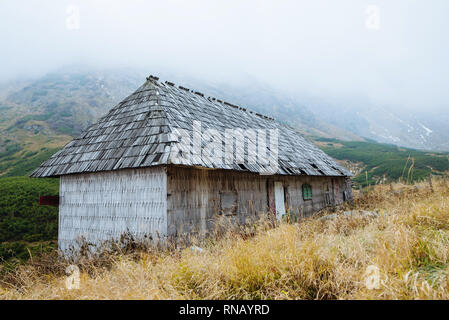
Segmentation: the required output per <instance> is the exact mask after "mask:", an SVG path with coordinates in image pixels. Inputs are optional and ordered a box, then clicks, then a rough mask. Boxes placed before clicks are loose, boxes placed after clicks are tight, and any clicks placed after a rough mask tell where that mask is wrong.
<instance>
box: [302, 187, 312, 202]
mask: <svg viewBox="0 0 449 320" xmlns="http://www.w3.org/2000/svg"><path fill="white" fill-rule="evenodd" d="M302 198H303V199H304V200H312V186H311V185H310V184H303V185H302Z"/></svg>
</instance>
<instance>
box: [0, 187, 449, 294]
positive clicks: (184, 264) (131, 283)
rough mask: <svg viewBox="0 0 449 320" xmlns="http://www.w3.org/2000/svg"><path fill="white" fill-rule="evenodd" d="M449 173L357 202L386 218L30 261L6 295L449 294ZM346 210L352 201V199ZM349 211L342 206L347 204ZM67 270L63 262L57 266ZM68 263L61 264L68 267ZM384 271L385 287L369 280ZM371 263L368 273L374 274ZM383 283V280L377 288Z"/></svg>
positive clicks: (9, 279)
mask: <svg viewBox="0 0 449 320" xmlns="http://www.w3.org/2000/svg"><path fill="white" fill-rule="evenodd" d="M447 185H448V184H447V182H445V181H444V180H434V181H433V189H434V192H432V191H431V190H430V188H429V186H428V184H427V183H422V184H418V185H415V186H406V185H398V184H397V185H395V186H394V188H395V192H394V193H392V192H391V190H390V186H376V187H375V188H374V189H373V190H372V191H370V192H369V193H367V194H364V195H363V196H357V197H356V200H355V204H354V209H364V210H376V211H377V212H379V214H380V217H378V218H364V217H346V216H344V215H342V214H340V215H339V217H338V218H336V219H334V220H325V221H324V220H320V219H318V218H317V217H316V218H309V219H305V220H302V221H301V222H300V223H297V224H287V223H284V224H281V225H280V226H279V227H277V228H274V229H272V228H267V226H266V225H263V224H261V225H259V226H258V229H257V230H256V232H255V234H254V235H252V236H245V235H244V234H243V235H242V234H240V235H239V234H237V233H229V234H228V235H225V236H224V237H222V238H221V239H209V240H208V241H206V242H204V243H201V246H202V247H203V248H204V251H203V252H199V251H194V250H191V249H189V248H187V249H183V250H165V251H164V250H159V251H157V250H152V251H151V252H148V251H147V252H145V251H139V252H135V253H133V254H131V253H129V254H116V255H111V256H110V257H108V258H107V262H105V263H99V262H93V261H84V262H80V265H81V274H80V289H79V290H76V289H73V290H68V289H67V288H66V285H65V281H66V276H65V275H64V273H63V270H64V269H65V266H66V264H64V263H59V264H56V265H55V266H51V262H41V263H40V264H39V263H36V262H35V263H34V264H33V263H30V264H29V265H25V266H23V267H21V268H19V269H18V270H17V271H16V272H15V273H14V274H10V275H8V276H4V278H3V280H2V281H3V282H2V283H0V297H1V298H3V299H448V298H449V291H448V285H449V264H448V263H449V199H448V196H449V190H448V186H447ZM346 209H347V208H346ZM340 213H341V212H340ZM58 270H59V271H58ZM61 270H62V271H61ZM373 270H374V274H375V271H376V270H378V272H379V283H378V288H377V289H376V288H374V289H373V288H368V287H369V286H368V287H367V284H368V285H369V282H368V283H367V280H369V279H370V278H369V277H370V272H373ZM367 271H368V273H367ZM375 284H376V282H375V281H374V287H375V286H376V285H375Z"/></svg>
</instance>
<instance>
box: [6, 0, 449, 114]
mask: <svg viewBox="0 0 449 320" xmlns="http://www.w3.org/2000/svg"><path fill="white" fill-rule="evenodd" d="M448 9H449V1H447V0H428V1H424V0H394V1H392V0H384V1H381V0H372V1H365V0H339V1H336V0H327V1H325V0H309V1H302V0H295V1H282V0H281V1H274V0H272V1H262V0H258V1H250V0H207V1H195V0H188V1H187V0H184V1H180V0H179V1H165V0H164V1H150V0H147V1H137V0H127V1H113V0H107V1H100V0H98V1H95V0H85V1H77V0H73V1H61V0H54V1H50V0H48V1H43V0H40V1H29V0H26V1H20V0H19V1H18V0H14V1H12V0H2V1H1V2H0V39H1V47H0V48H1V50H0V58H1V59H0V69H1V72H0V79H1V80H8V79H11V78H14V77H18V76H24V74H25V75H38V74H40V73H44V72H48V71H50V70H54V69H56V68H58V67H61V66H64V65H67V64H73V63H86V64H90V65H95V66H100V67H116V66H117V67H123V66H125V67H126V66H129V67H137V68H139V69H143V70H148V73H154V72H153V71H154V70H168V71H170V72H176V73H179V74H185V75H188V76H189V77H198V78H203V79H205V80H206V81H207V80H218V81H238V80H239V79H244V78H247V76H248V75H250V76H252V77H255V78H256V79H260V80H261V81H264V82H267V83H269V84H270V85H272V86H273V87H275V88H283V89H287V90H289V91H291V92H301V91H304V92H306V91H310V92H314V93H318V94H319V93H321V92H322V94H323V95H325V96H333V95H342V96H346V97H351V96H352V95H354V96H363V97H367V98H368V99H371V100H372V101H374V102H376V103H384V104H389V105H395V106H397V107H406V108H421V109H423V108H446V109H449V94H448V91H449V90H448V88H449V58H448V57H449V41H448V39H449V36H448V32H449V19H447V14H448V13H449V10H448Z"/></svg>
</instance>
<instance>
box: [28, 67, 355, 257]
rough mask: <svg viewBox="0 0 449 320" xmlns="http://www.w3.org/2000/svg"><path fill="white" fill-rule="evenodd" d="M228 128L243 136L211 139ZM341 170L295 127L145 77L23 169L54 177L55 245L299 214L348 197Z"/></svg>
mask: <svg viewBox="0 0 449 320" xmlns="http://www.w3.org/2000/svg"><path fill="white" fill-rule="evenodd" d="M229 130H231V133H232V132H234V133H235V132H240V133H241V132H244V133H245V132H246V134H243V135H238V134H234V136H231V139H230V140H229V139H227V140H226V139H225V141H223V142H222V143H221V142H219V143H217V141H215V142H214V141H213V139H212V140H210V134H209V133H210V132H213V133H215V134H216V135H217V134H218V135H220V136H222V137H223V136H226V137H227V133H229ZM232 130H237V131H232ZM238 130H241V131H238ZM180 132H182V133H183V134H184V136H183V135H180V134H179V133H180ZM186 133H187V134H190V137H191V138H192V139H191V140H189V139H188V138H189V137H187V140H186V139H185V138H186V137H185V135H186ZM208 134H209V135H208ZM205 136H206V138H204V137H205ZM195 137H196V139H198V137H199V138H200V140H199V142H198V140H196V142H195ZM228 138H229V137H228ZM183 139H184V140H183ZM186 141H187V142H186ZM227 141H231V143H227ZM255 141H257V142H258V144H257V147H254V146H253V143H254V142H255ZM212 142H213V143H214V144H213V146H214V147H215V149H213V148H211V144H212ZM210 150H213V151H211V152H210ZM256 150H257V154H256ZM189 151H190V154H187V153H188V152H189ZM220 155H224V156H223V157H221V158H222V160H223V159H224V160H223V161H219V158H220V157H219V156H220ZM214 156H215V158H214ZM265 156H266V157H265ZM264 157H265V158H264ZM350 176H351V173H350V172H349V171H347V170H346V169H345V168H343V167H341V166H340V165H338V164H337V163H336V162H335V161H334V160H333V159H332V158H330V157H329V156H327V155H326V154H325V153H324V152H323V151H321V150H320V149H318V148H317V147H316V146H314V145H313V144H312V143H311V142H309V141H307V140H306V139H304V138H303V137H302V136H301V135H300V134H299V133H298V132H297V131H296V130H295V129H294V128H292V127H290V126H288V125H285V124H281V123H278V122H276V121H275V120H274V119H272V118H270V117H267V116H263V115H260V114H257V113H255V112H252V111H250V110H247V109H246V108H242V107H239V106H236V105H233V104H231V103H227V102H223V101H221V100H219V99H215V98H210V97H205V96H204V94H202V93H200V92H195V91H192V90H189V89H187V88H184V87H181V86H179V87H177V86H175V85H174V84H173V83H171V82H165V83H163V82H161V81H159V79H158V78H156V77H153V76H150V77H148V78H147V81H146V82H145V83H144V84H143V85H142V86H141V87H140V88H138V89H137V90H136V91H135V92H134V93H132V94H131V95H130V96H128V97H127V98H125V99H124V100H123V101H122V102H120V103H119V104H118V105H117V106H115V107H114V108H112V109H111V110H110V111H109V113H108V114H107V115H105V116H104V117H102V118H101V119H99V121H98V122H97V123H96V124H94V125H92V126H90V127H89V128H87V129H86V130H85V131H84V132H83V133H82V134H81V135H80V136H79V137H77V138H76V139H74V140H73V141H71V142H70V143H68V144H67V145H66V146H65V147H64V148H63V149H61V150H60V151H58V152H57V153H55V154H54V155H53V156H52V157H51V158H50V159H49V160H47V161H45V162H44V163H43V164H42V165H41V166H40V167H39V168H37V169H36V170H35V171H34V172H33V173H32V174H31V177H60V193H59V197H60V201H59V248H60V250H63V251H65V250H68V249H69V248H70V247H72V246H75V245H76V242H77V240H79V239H81V238H83V239H84V240H86V241H87V242H89V243H92V244H100V243H102V242H103V241H106V240H114V239H118V238H119V237H120V236H121V235H122V234H124V233H130V234H132V235H133V237H134V238H136V239H140V238H143V237H148V236H150V237H152V238H158V239H162V240H163V239H166V238H167V237H176V236H180V235H185V234H192V233H195V234H203V235H205V234H207V233H208V232H210V231H211V230H212V229H213V228H214V227H215V225H216V222H217V219H219V217H223V216H224V217H230V218H232V221H234V222H235V223H242V224H244V223H246V222H248V221H250V220H251V219H253V218H255V217H258V216H259V215H263V214H272V215H273V217H276V218H277V219H282V217H283V216H285V215H290V216H294V217H295V218H301V217H303V216H307V215H310V214H312V213H313V212H316V211H317V210H320V209H322V208H324V207H326V206H333V205H336V204H340V203H342V202H343V201H345V200H350V199H352V190H351V185H350V180H349V177H350Z"/></svg>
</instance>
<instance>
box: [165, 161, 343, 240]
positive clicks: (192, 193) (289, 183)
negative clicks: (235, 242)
mask: <svg viewBox="0 0 449 320" xmlns="http://www.w3.org/2000/svg"><path fill="white" fill-rule="evenodd" d="M275 181H280V182H282V183H283V185H284V189H285V202H286V209H287V211H292V212H293V213H295V214H297V215H298V216H306V215H310V214H312V213H313V212H315V211H317V210H320V209H322V208H324V207H325V206H326V205H327V204H330V205H333V204H338V203H342V202H343V191H344V190H346V189H347V184H346V181H345V178H344V177H314V176H263V175H258V174H254V173H243V172H237V171H229V170H208V169H197V168H186V167H168V169H167V192H168V197H167V220H168V229H167V233H168V235H169V236H176V235H182V234H187V233H197V234H205V233H207V232H209V231H211V230H213V229H214V227H215V225H216V221H217V218H218V217H220V216H223V215H229V216H230V217H232V219H233V221H235V222H238V223H245V222H247V221H248V219H251V218H255V217H257V215H258V214H266V213H267V212H270V211H272V210H273V206H274V204H273V201H274V198H273V197H274V193H273V191H272V190H273V185H274V182H275ZM304 183H307V184H310V185H311V186H312V193H313V199H312V200H306V201H304V200H303V196H302V185H303V184H304ZM232 194H235V205H236V209H235V210H233V211H232V210H231V211H230V210H229V209H228V208H229V207H230V205H229V202H230V201H232ZM326 194H328V196H327V197H326ZM224 202H225V204H224ZM224 207H225V208H224ZM224 209H226V210H224ZM233 214H234V215H233Z"/></svg>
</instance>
